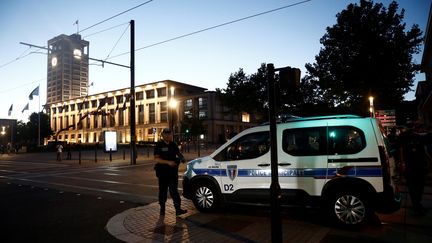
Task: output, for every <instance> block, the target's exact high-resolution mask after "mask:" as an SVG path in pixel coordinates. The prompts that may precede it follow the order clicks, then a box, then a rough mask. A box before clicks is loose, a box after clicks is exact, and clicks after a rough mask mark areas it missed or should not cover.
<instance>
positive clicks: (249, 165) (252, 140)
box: [213, 131, 271, 201]
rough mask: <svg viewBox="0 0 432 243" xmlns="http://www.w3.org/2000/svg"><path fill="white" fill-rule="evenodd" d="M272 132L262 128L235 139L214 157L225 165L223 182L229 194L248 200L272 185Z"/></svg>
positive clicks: (225, 191)
mask: <svg viewBox="0 0 432 243" xmlns="http://www.w3.org/2000/svg"><path fill="white" fill-rule="evenodd" d="M269 151H270V133H269V132H268V131H259V132H252V133H248V134H245V135H243V136H241V137H239V138H237V139H235V141H232V142H231V143H230V144H229V145H228V146H227V147H226V148H225V149H223V150H222V151H221V152H219V154H217V155H216V156H214V157H213V159H214V160H215V161H217V162H218V164H219V165H220V168H221V177H220V180H221V181H220V185H221V191H222V193H224V194H226V197H227V196H228V197H229V196H230V195H231V196H233V197H235V198H233V199H232V200H235V201H244V200H246V201H247V200H248V199H247V198H249V197H251V198H254V199H257V200H258V198H259V197H260V195H259V194H260V193H261V192H262V191H263V190H269V188H270V180H271V179H270V178H271V174H270V153H269Z"/></svg>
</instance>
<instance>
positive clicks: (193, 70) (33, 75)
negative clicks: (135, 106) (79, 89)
mask: <svg viewBox="0 0 432 243" xmlns="http://www.w3.org/2000/svg"><path fill="white" fill-rule="evenodd" d="M144 2H146V0H124V1H114V0H91V1H88V0H74V1H66V0H1V1H0V23H2V34H1V35H0V52H1V53H2V54H1V56H0V81H1V87H0V118H13V119H19V120H27V119H28V116H29V115H30V113H31V112H35V111H38V103H39V98H38V97H35V99H33V100H32V101H31V102H30V110H29V111H26V112H24V113H21V110H22V109H23V108H24V106H25V105H26V104H27V102H28V95H29V94H30V92H31V91H32V90H33V89H34V88H35V87H37V86H38V85H40V95H41V96H40V102H41V104H44V103H45V101H46V70H47V65H46V63H47V57H46V55H45V54H43V53H40V52H45V51H41V50H38V49H36V48H31V49H29V48H28V47H27V46H24V45H21V44H19V42H26V43H31V44H34V45H39V46H46V44H47V41H48V40H49V39H51V38H53V37H56V36H58V35H60V34H68V35H69V34H73V33H75V32H76V31H77V26H76V25H74V23H75V21H76V20H78V21H79V25H78V27H79V29H81V30H83V29H85V28H87V27H89V26H92V25H93V24H96V23H98V22H100V21H102V20H105V19H107V18H109V17H111V16H114V15H116V14H118V13H120V12H123V11H125V10H127V9H130V8H132V7H135V6H137V5H139V4H141V3H144ZM298 2H301V0H267V1H264V0H218V1H209V0H207V1H206V0H183V1H178V0H154V1H152V2H150V3H148V4H146V5H143V6H141V7H139V8H136V9H134V10H132V11H130V12H127V13H125V14H123V15H121V16H119V17H116V18H114V19H112V20H110V21H107V22H105V23H103V24H100V25H98V26H96V27H94V28H90V29H88V30H86V31H83V32H81V33H80V34H81V35H82V36H83V37H84V39H86V40H87V41H89V42H90V48H89V52H90V57H92V58H97V59H105V58H106V57H107V56H108V54H109V53H110V52H111V50H113V51H112V54H111V57H113V56H116V55H119V54H122V53H126V52H129V51H130V45H129V43H130V34H129V33H130V32H129V30H130V29H127V28H128V23H129V21H130V20H132V19H133V20H135V32H136V36H135V46H136V49H139V48H142V47H146V46H149V45H152V44H155V43H158V42H161V41H165V40H168V39H171V38H173V37H177V36H180V35H184V34H187V33H191V32H194V31H198V30H201V29H204V28H208V27H211V26H215V25H218V24H222V23H225V22H228V21H232V20H235V19H239V18H243V17H247V16H250V15H254V14H257V13H260V12H264V11H267V10H271V9H275V8H279V7H282V6H286V5H290V4H295V3H298ZM353 2H354V3H357V2H358V1H348V0H311V1H308V2H305V3H302V4H299V5H296V6H293V7H290V8H286V9H283V10H280V11H276V12H272V13H269V14H265V15H261V16H258V17H255V18H251V19H247V20H244V21H241V22H237V23H234V24H231V25H227V26H223V27H220V28H216V29H212V30H209V31H206V32H202V33H199V34H196V35H192V36H188V37H185V38H182V39H179V40H175V41H172V42H168V43H165V44H161V45H157V46H153V47H150V48H144V49H141V50H139V51H137V52H136V61H135V64H136V71H135V80H136V81H135V82H136V84H137V85H140V84H144V83H149V82H156V81H159V80H164V79H172V80H175V81H179V82H184V83H188V84H191V85H196V86H200V87H204V88H207V89H209V90H215V89H216V88H225V87H226V83H227V80H228V77H229V76H230V74H231V73H233V72H236V71H238V69H239V68H243V69H244V71H245V72H246V73H248V74H250V73H254V72H256V70H257V68H258V67H259V66H260V65H261V63H264V62H265V63H274V64H275V66H276V67H279V66H293V67H299V68H300V69H301V70H302V76H304V75H305V68H304V66H305V64H306V63H313V62H314V61H315V59H314V58H315V55H317V54H318V52H319V50H320V48H321V45H320V43H319V39H320V38H321V37H322V36H323V35H324V33H325V28H326V27H327V26H332V25H333V24H334V23H335V22H336V17H335V16H336V14H337V13H339V12H340V11H341V10H343V9H345V8H346V6H347V5H348V4H349V3H353ZM374 2H381V3H383V4H384V5H385V6H388V4H389V3H390V2H391V1H387V0H386V1H374ZM397 2H398V3H399V5H400V8H404V9H405V10H406V12H405V22H406V23H407V27H408V28H410V27H411V26H412V25H413V24H418V25H419V26H420V28H421V29H422V30H423V31H424V30H425V28H426V23H427V16H428V12H429V8H430V4H431V2H430V0H400V1H397ZM115 26H117V27H116V28H112V27H115ZM109 28H112V29H111V30H109V31H104V32H101V33H98V32H100V31H101V30H106V29H109ZM123 33H124V35H123V37H122V34H123ZM117 42H118V43H117ZM116 43H117V45H116ZM114 46H115V48H114V49H113V47H114ZM32 52H36V53H32ZM29 53H31V54H29ZM421 54H422V53H420V54H419V55H416V56H415V57H414V62H416V63H420V62H421ZM21 56H22V58H18V57H21ZM17 58H18V59H17ZM14 60H15V61H14ZM11 61H13V62H11ZM109 61H111V62H115V63H120V64H124V65H129V64H130V60H129V54H126V55H123V56H120V57H117V58H113V59H109ZM91 63H92V65H91V66H90V74H89V79H90V82H93V84H94V85H93V87H90V94H95V93H100V92H104V91H109V90H113V89H120V88H125V87H128V86H129V85H130V79H129V77H130V74H129V69H127V68H122V67H117V66H111V65H105V66H104V67H101V66H99V65H97V63H93V62H91ZM422 80H424V75H423V74H419V75H417V76H416V82H417V81H422ZM413 88H414V89H415V87H413ZM406 99H408V100H412V99H414V92H410V93H409V94H407V95H406ZM11 104H13V107H14V109H13V113H12V116H11V117H8V110H9V107H10V105H11Z"/></svg>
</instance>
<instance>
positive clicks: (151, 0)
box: [78, 0, 153, 33]
mask: <svg viewBox="0 0 432 243" xmlns="http://www.w3.org/2000/svg"><path fill="white" fill-rule="evenodd" d="M150 2H153V0H149V1H147V2H144V3H141V4H139V5H137V6H135V7H133V8H130V9H127V10H125V11H123V12H121V13H118V14H116V15H114V16H111V17H109V18H107V19H105V20H102V21H100V22H98V23H96V24H94V25H91V26H89V27H87V28H85V29H83V30H81V31H79V32H78V33H81V32H84V31H86V30H88V29H91V28H93V27H95V26H97V25H100V24H102V23H105V22H107V21H108V20H111V19H113V18H115V17H118V16H120V15H122V14H125V13H127V12H129V11H132V10H134V9H136V8H139V7H141V6H143V5H146V4H148V3H150Z"/></svg>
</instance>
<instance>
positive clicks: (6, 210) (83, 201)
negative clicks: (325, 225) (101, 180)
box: [0, 180, 141, 243]
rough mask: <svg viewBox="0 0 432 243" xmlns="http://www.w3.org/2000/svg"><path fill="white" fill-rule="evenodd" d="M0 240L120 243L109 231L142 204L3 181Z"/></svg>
mask: <svg viewBox="0 0 432 243" xmlns="http://www.w3.org/2000/svg"><path fill="white" fill-rule="evenodd" d="M0 195H1V197H0V210H1V213H0V215H1V216H0V229H1V235H0V241H1V242H8V243H9V242H11V243H12V242H121V241H120V240H117V239H116V238H114V237H113V236H111V235H110V234H109V233H108V232H107V231H106V230H105V225H106V222H107V221H108V220H109V219H110V218H111V217H112V216H113V215H115V214H117V213H120V212H122V211H124V210H126V209H129V208H133V207H137V206H140V205H141V204H137V203H131V202H125V201H119V200H115V199H109V198H103V197H97V196H94V195H87V194H79V193H72V192H66V191H59V190H56V189H50V188H43V187H35V186H31V185H22V184H12V183H7V182H5V181H2V180H0Z"/></svg>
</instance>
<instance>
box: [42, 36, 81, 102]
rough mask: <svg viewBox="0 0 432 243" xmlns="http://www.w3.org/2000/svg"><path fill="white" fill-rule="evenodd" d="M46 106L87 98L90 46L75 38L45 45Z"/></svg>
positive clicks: (53, 41) (66, 38)
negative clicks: (46, 57) (46, 51)
mask: <svg viewBox="0 0 432 243" xmlns="http://www.w3.org/2000/svg"><path fill="white" fill-rule="evenodd" d="M48 48H49V50H48V65H47V67H48V73H47V104H53V103H57V102H63V101H66V100H70V99H75V98H79V97H85V96H87V94H88V84H89V79H88V76H89V75H88V74H89V71H88V70H89V69H88V66H89V62H88V57H89V56H88V55H89V53H88V52H89V42H88V41H85V40H82V39H81V36H80V35H78V34H73V35H70V36H68V35H59V36H57V37H55V38H53V39H51V40H49V41H48Z"/></svg>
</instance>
